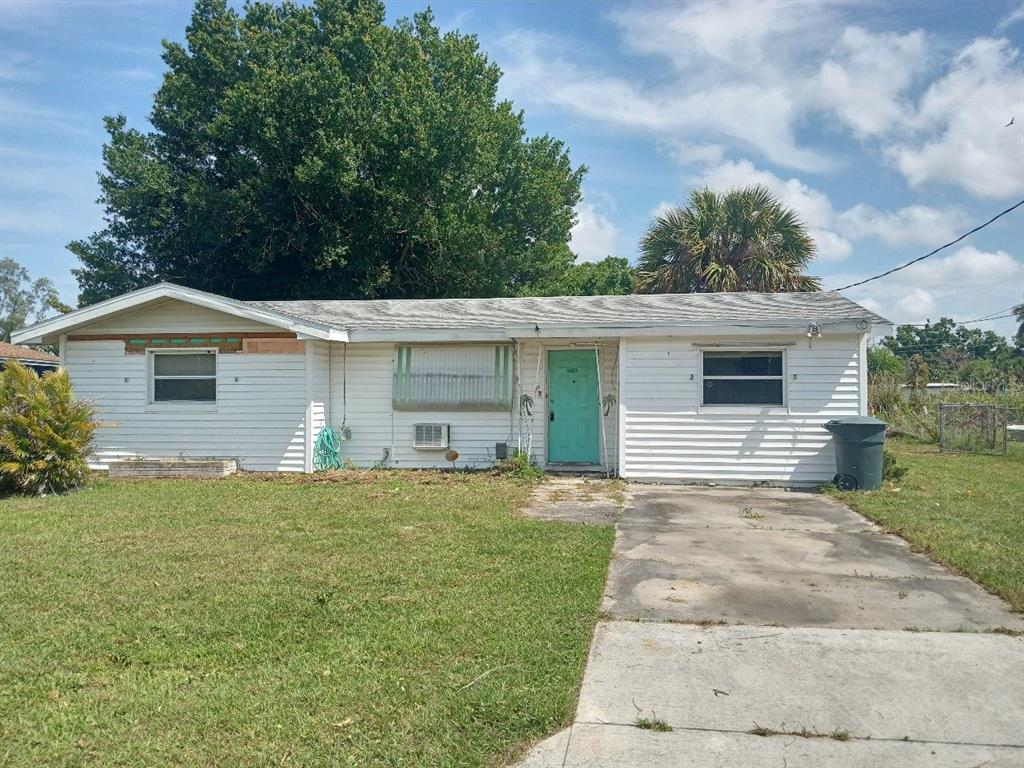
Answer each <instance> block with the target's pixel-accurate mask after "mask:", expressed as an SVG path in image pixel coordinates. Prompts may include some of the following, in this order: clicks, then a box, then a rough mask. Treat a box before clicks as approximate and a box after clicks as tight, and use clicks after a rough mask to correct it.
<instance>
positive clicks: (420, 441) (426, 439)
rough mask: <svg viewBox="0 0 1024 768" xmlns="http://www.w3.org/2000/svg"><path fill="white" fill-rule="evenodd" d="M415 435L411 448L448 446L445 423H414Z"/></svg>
mask: <svg viewBox="0 0 1024 768" xmlns="http://www.w3.org/2000/svg"><path fill="white" fill-rule="evenodd" d="M415 426H416V436H415V438H413V441H412V447H413V448H425V449H430V448H447V447H448V431H449V430H448V425H447V424H416V425H415Z"/></svg>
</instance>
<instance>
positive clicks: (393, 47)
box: [69, 0, 585, 302]
mask: <svg viewBox="0 0 1024 768" xmlns="http://www.w3.org/2000/svg"><path fill="white" fill-rule="evenodd" d="M185 39H186V43H185V44H184V45H179V44H176V43H166V42H165V43H164V48H165V50H164V56H163V58H164V61H165V63H166V65H167V71H166V73H165V75H164V79H163V84H162V85H161V87H160V89H159V90H158V91H157V93H156V97H155V102H154V105H153V111H152V114H151V116H150V122H151V123H152V125H153V130H152V131H149V132H144V131H140V130H137V129H133V128H129V127H128V125H127V123H126V120H125V118H124V117H123V116H119V117H109V118H107V119H106V127H107V131H108V133H109V139H108V141H107V143H106V145H105V147H104V152H103V158H104V166H105V170H104V171H103V173H101V174H100V187H101V202H102V204H103V205H104V206H105V209H106V225H105V227H104V229H103V230H102V231H100V232H97V233H96V234H94V235H92V236H91V237H89V238H87V239H85V240H79V241H76V242H73V243H71V244H70V245H69V248H70V249H71V250H72V251H73V252H74V253H75V254H76V255H78V256H79V258H80V259H81V261H82V267H81V269H79V270H77V271H76V275H77V277H78V280H79V283H80V286H81V292H82V300H83V301H86V302H91V301H95V300H98V299H102V298H105V297H107V296H110V295H113V294H117V293H121V292H123V291H125V290H127V289H131V288H135V287H138V286H140V285H144V284H147V283H150V282H152V281H155V280H158V279H168V280H173V281H177V282H180V283H184V284H186V285H190V286H195V287H199V288H203V289H206V290H211V291H216V292H220V293H225V294H228V295H231V296H235V297H238V298H263V297H275V298H288V297H292V298H299V297H338V298H343V297H430V296H435V297H436V296H490V295H516V294H519V293H522V291H523V289H524V286H527V285H531V284H533V283H536V282H538V281H542V280H547V279H550V278H551V277H552V276H555V275H558V274H560V273H561V272H563V271H564V270H565V269H567V268H568V267H569V265H571V263H572V258H573V257H572V254H571V252H570V251H569V247H568V239H569V230H570V228H571V227H572V225H573V222H574V214H573V209H574V206H575V205H576V203H577V202H578V201H579V198H580V181H581V179H582V176H583V173H584V170H585V169H583V168H582V167H577V168H574V167H573V166H572V164H571V163H570V160H569V157H568V154H567V152H566V149H565V147H564V146H563V145H562V143H561V142H559V141H557V140H555V139H553V138H551V137H549V136H542V137H539V138H528V137H526V134H525V129H524V125H523V116H522V113H520V112H517V111H515V110H514V109H513V107H512V105H511V104H510V103H509V102H507V101H499V100H498V99H497V87H498V81H499V78H500V76H501V72H500V70H499V69H498V67H497V66H496V65H495V64H493V63H492V62H490V61H489V60H488V59H487V57H486V56H485V55H484V54H483V53H482V52H481V51H480V49H479V47H478V45H477V41H476V39H475V38H474V37H472V36H465V35H460V34H458V33H457V32H449V33H446V34H443V35H442V34H441V33H440V32H439V30H438V29H437V27H435V26H434V24H433V22H432V17H431V15H430V13H429V12H425V13H421V14H419V15H417V16H415V17H414V18H413V19H411V20H403V21H400V22H398V23H397V24H396V25H394V26H389V25H387V24H385V18H384V7H383V4H382V3H380V2H378V1H377V0H315V2H313V3H312V5H308V6H305V5H299V4H297V3H292V2H285V3H283V4H279V5H278V4H272V3H269V2H251V3H249V4H247V5H246V6H245V9H244V12H242V13H238V12H236V11H235V10H233V9H231V8H229V7H228V6H227V3H226V1H225V0H198V2H197V3H196V6H195V10H194V13H193V16H192V20H191V23H190V25H189V26H188V29H187V31H186V36H185Z"/></svg>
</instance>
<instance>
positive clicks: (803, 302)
mask: <svg viewBox="0 0 1024 768" xmlns="http://www.w3.org/2000/svg"><path fill="white" fill-rule="evenodd" d="M167 299H178V300H180V301H185V302H190V303H193V304H196V305H199V306H204V307H207V308H210V309H215V310H219V311H221V312H226V313H228V314H233V315H237V316H240V317H246V318H249V319H253V320H258V321H260V322H263V323H266V324H268V325H273V326H275V327H280V328H286V329H288V330H292V331H295V332H296V334H297V335H298V336H299V337H300V338H312V339H326V340H332V341H384V340H408V341H417V340H445V339H453V340H458V339H479V340H483V339H498V338H509V337H510V336H512V337H521V336H524V335H530V336H534V335H536V336H558V335H561V336H566V335H568V336H583V335H588V334H589V335H594V331H601V332H603V333H605V334H606V335H615V334H618V333H626V332H628V333H630V334H658V333H661V334H664V333H666V332H669V331H671V332H673V333H678V332H680V331H685V330H687V329H689V330H690V331H692V332H694V333H714V332H721V331H723V330H727V331H728V332H729V333H731V334H732V335H741V334H744V333H746V334H749V335H759V334H766V333H772V332H780V331H789V332H792V331H795V330H800V331H802V330H805V329H809V328H810V326H812V325H816V326H818V327H819V328H820V329H822V330H823V331H827V330H831V331H834V332H862V333H866V332H872V333H878V332H886V333H888V332H891V330H892V323H890V322H889V321H888V320H886V319H885V318H883V317H881V316H879V315H877V314H875V313H874V312H871V311H870V310H868V309H865V308H864V307H862V306H860V305H859V304H856V303H854V302H852V301H850V300H849V299H847V298H846V297H844V296H841V295H839V294H838V293H834V292H820V293H685V294H654V295H631V296H555V297H545V298H521V299H515V298H511V299H388V300H376V301H353V300H350V301H333V300H324V301H237V300H235V299H229V298H226V297H224V296H217V295H216V294H212V293H206V292H204V291H197V290H194V289H191V288H183V287H181V286H177V285H173V284H171V283H160V284H158V285H155V286H150V287H149V288H143V289H141V290H138V291H133V292H132V293H128V294H125V295H124V296H119V297H117V298H114V299H108V300H107V301H105V302H101V303H100V304H96V305H93V306H91V307H85V308H83V309H79V310H76V311H74V312H71V313H68V314H66V315H61V316H60V317H57V318H53V319H52V320H47V321H45V322H43V323H38V324H36V325H34V326H32V327H31V328H26V329H24V330H22V331H19V332H18V333H17V334H15V340H17V341H21V342H29V343H40V342H42V341H45V342H52V341H53V339H55V338H56V337H57V336H58V335H59V334H62V333H68V332H70V331H72V330H74V329H76V328H81V327H84V326H87V325H90V324H92V323H95V322H97V321H98V320H100V319H102V318H104V317H107V316H110V315H113V314H117V313H121V312H125V311H134V310H137V309H139V308H142V307H145V306H146V305H150V304H155V303H158V302H159V301H164V300H167Z"/></svg>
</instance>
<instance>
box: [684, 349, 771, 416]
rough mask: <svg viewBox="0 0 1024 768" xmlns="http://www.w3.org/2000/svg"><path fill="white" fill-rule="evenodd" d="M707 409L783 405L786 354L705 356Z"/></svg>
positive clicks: (715, 354)
mask: <svg viewBox="0 0 1024 768" xmlns="http://www.w3.org/2000/svg"><path fill="white" fill-rule="evenodd" d="M703 364H704V371H703V376H702V379H703V392H702V403H703V404H704V405H782V404H783V402H784V396H783V391H782V352H704V355H703Z"/></svg>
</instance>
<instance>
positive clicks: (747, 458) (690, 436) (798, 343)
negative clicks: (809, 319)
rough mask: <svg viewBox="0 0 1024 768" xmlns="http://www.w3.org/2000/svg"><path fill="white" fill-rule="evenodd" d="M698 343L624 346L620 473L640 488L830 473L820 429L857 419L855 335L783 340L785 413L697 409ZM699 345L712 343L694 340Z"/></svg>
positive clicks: (790, 479) (801, 478) (828, 447)
mask: <svg viewBox="0 0 1024 768" xmlns="http://www.w3.org/2000/svg"><path fill="white" fill-rule="evenodd" d="M694 341H698V340H696V339H681V338H680V339H650V340H646V339H625V340H623V342H622V350H623V351H622V355H623V358H622V372H621V381H622V407H621V409H620V414H621V418H622V420H623V425H622V426H623V430H622V431H623V440H624V444H623V450H622V475H623V476H624V477H628V478H633V479H638V480H675V481H689V482H702V481H711V482H735V483H750V482H759V481H763V482H772V483H779V484H784V485H790V484H795V485H802V484H817V483H822V482H826V481H828V480H829V479H830V478H831V477H832V476H833V475H834V474H835V464H834V455H833V452H832V442H831V435H830V434H829V433H828V432H827V431H825V429H824V428H823V427H822V426H821V425H822V424H823V423H824V422H825V421H828V420H829V419H832V418H836V417H837V416H846V415H857V414H859V413H860V412H861V395H862V393H861V360H860V338H859V337H858V336H849V337H845V336H844V337H839V338H832V339H828V338H826V339H817V340H815V341H814V342H813V343H812V344H811V345H810V346H809V345H808V343H807V339H806V337H796V338H795V339H786V340H781V339H777V340H776V341H777V342H781V341H789V342H792V346H789V347H787V348H786V377H785V378H786V381H785V388H786V399H787V407H786V408H783V409H758V408H749V407H746V408H743V407H738V408H735V409H732V408H714V409H707V408H701V407H700V390H699V383H700V368H699V366H700V352H699V350H698V349H697V348H696V347H694V346H693V342H694ZM699 341H700V342H707V341H710V340H709V339H700V340H699Z"/></svg>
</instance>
